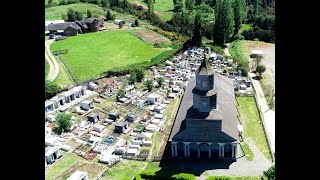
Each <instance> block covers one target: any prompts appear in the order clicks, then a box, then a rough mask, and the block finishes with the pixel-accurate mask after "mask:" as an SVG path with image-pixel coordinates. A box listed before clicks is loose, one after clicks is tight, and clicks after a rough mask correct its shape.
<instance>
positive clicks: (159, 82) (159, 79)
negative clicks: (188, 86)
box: [157, 77, 164, 87]
mask: <svg viewBox="0 0 320 180" xmlns="http://www.w3.org/2000/svg"><path fill="white" fill-rule="evenodd" d="M163 82H164V79H163V77H159V78H157V83H158V86H159V87H161V86H162V83H163Z"/></svg>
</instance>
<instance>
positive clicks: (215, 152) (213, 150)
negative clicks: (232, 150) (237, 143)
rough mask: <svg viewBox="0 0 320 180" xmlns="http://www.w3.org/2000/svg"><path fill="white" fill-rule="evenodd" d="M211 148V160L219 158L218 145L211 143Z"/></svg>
mask: <svg viewBox="0 0 320 180" xmlns="http://www.w3.org/2000/svg"><path fill="white" fill-rule="evenodd" d="M210 148H211V158H218V157H219V144H218V143H212V144H211V145H210Z"/></svg>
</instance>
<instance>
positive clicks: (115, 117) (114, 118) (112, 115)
mask: <svg viewBox="0 0 320 180" xmlns="http://www.w3.org/2000/svg"><path fill="white" fill-rule="evenodd" d="M109 119H111V120H113V121H116V120H117V119H119V114H118V113H115V112H111V113H109Z"/></svg>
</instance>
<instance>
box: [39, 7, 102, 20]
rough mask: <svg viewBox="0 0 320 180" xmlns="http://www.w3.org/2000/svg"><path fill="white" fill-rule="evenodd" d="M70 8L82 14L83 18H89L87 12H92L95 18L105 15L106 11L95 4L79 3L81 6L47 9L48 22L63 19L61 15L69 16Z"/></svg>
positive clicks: (46, 17)
mask: <svg viewBox="0 0 320 180" xmlns="http://www.w3.org/2000/svg"><path fill="white" fill-rule="evenodd" d="M69 8H72V9H74V10H75V11H80V12H82V13H83V17H86V16H87V10H90V11H91V12H92V14H93V15H94V16H96V15H104V14H105V11H104V10H103V9H102V7H99V6H97V5H95V4H88V3H79V4H68V5H62V6H55V7H50V8H46V9H45V19H46V20H59V19H62V17H61V15H62V14H67V11H68V9H69Z"/></svg>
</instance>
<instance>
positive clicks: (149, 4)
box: [147, 0, 154, 16]
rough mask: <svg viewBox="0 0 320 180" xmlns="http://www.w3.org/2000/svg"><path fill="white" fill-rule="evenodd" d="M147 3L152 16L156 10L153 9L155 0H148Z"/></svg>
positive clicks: (149, 13)
mask: <svg viewBox="0 0 320 180" xmlns="http://www.w3.org/2000/svg"><path fill="white" fill-rule="evenodd" d="M147 4H148V16H150V15H151V14H153V13H154V11H153V4H154V2H153V0H148V3H147Z"/></svg>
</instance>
